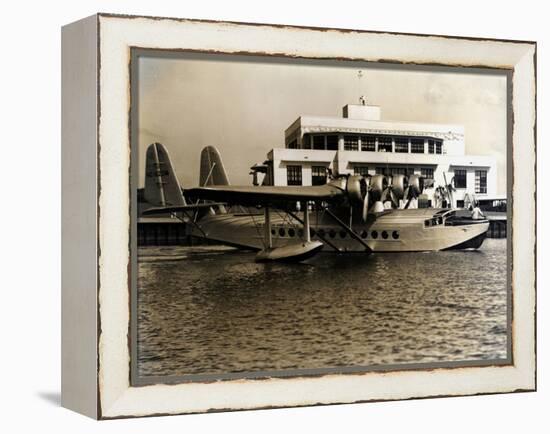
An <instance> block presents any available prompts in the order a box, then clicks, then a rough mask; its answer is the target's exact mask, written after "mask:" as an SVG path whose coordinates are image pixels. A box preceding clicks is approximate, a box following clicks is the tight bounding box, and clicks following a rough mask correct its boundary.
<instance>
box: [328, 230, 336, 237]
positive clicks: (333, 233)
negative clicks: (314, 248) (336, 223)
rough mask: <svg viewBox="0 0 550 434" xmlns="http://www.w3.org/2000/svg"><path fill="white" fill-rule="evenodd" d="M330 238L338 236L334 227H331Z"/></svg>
mask: <svg viewBox="0 0 550 434" xmlns="http://www.w3.org/2000/svg"><path fill="white" fill-rule="evenodd" d="M328 234H329V236H330V238H334V237H335V236H336V231H335V230H334V229H331V230H330V231H329V232H328Z"/></svg>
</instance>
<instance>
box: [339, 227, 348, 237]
mask: <svg viewBox="0 0 550 434" xmlns="http://www.w3.org/2000/svg"><path fill="white" fill-rule="evenodd" d="M346 235H347V232H346V231H345V230H343V229H342V230H341V231H340V238H346Z"/></svg>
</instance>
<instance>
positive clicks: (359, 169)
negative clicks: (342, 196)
mask: <svg viewBox="0 0 550 434" xmlns="http://www.w3.org/2000/svg"><path fill="white" fill-rule="evenodd" d="M353 174H354V175H361V176H367V175H368V174H369V168H368V167H367V166H354V167H353Z"/></svg>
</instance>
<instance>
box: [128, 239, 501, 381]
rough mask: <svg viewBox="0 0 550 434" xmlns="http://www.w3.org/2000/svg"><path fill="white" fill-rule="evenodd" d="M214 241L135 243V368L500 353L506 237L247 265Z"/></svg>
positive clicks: (419, 359) (399, 360)
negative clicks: (432, 248) (462, 246)
mask: <svg viewBox="0 0 550 434" xmlns="http://www.w3.org/2000/svg"><path fill="white" fill-rule="evenodd" d="M254 255H255V254H254V253H253V252H244V251H240V250H235V249H231V248H226V247H221V246H219V247H218V246H203V247H182V246H170V247H140V248H139V277H138V304H137V310H138V362H137V367H138V374H139V376H141V377H147V376H182V375H190V374H193V375H197V374H201V375H205V374H227V373H243V372H257V371H280V370H289V369H319V368H338V367H344V366H345V367H349V366H381V365H387V364H410V363H415V364H416V363H429V362H452V361H465V360H467V361H472V360H474V361H475V360H494V359H505V358H506V356H507V335H508V332H507V291H506V240H502V239H488V240H486V241H485V243H484V244H483V246H482V248H481V250H479V251H447V252H429V253H386V254H374V255H371V256H368V257H365V256H364V255H361V254H352V255H349V254H348V255H336V254H321V255H319V256H317V257H316V258H315V259H314V260H313V261H311V263H310V264H275V263H273V264H257V263H255V262H254Z"/></svg>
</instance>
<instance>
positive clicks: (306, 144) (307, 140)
mask: <svg viewBox="0 0 550 434" xmlns="http://www.w3.org/2000/svg"><path fill="white" fill-rule="evenodd" d="M302 149H311V136H310V135H309V134H306V135H305V136H304V137H302Z"/></svg>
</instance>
